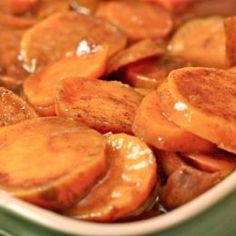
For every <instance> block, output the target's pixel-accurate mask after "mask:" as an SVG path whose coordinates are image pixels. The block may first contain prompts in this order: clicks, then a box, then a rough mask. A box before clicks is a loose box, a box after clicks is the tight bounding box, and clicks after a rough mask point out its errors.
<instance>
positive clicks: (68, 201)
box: [0, 118, 107, 211]
mask: <svg viewBox="0 0 236 236" xmlns="http://www.w3.org/2000/svg"><path fill="white" fill-rule="evenodd" d="M0 143H1V145H2V148H1V149H0V173H1V175H0V189H2V190H4V191H7V192H9V193H10V194H11V195H12V196H15V197H18V198H21V199H23V200H26V201H28V202H31V203H34V204H36V205H39V206H42V207H44V208H48V209H52V210H56V211H61V210H63V209H65V208H67V207H70V206H71V205H72V204H74V203H76V202H77V201H78V200H79V199H80V198H82V197H84V195H85V194H86V193H87V191H88V190H89V189H90V188H91V187H92V186H93V185H94V184H95V183H96V181H97V180H98V179H99V178H101V177H102V176H103V175H104V174H105V173H106V170H107V165H106V158H105V139H104V137H103V136H102V135H100V134H99V133H97V132H96V131H94V130H91V129H89V128H87V127H85V126H83V125H79V124H78V123H76V122H73V121H68V120H64V119H61V118H35V119H31V120H27V121H24V122H21V123H18V124H15V125H11V126H8V127H3V128H1V129H0Z"/></svg>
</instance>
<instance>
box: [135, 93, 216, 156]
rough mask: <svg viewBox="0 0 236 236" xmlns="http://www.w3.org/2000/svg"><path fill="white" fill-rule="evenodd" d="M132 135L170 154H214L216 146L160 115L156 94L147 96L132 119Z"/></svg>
mask: <svg viewBox="0 0 236 236" xmlns="http://www.w3.org/2000/svg"><path fill="white" fill-rule="evenodd" d="M132 130H133V133H134V134H135V135H136V136H138V137H139V138H142V139H143V140H144V141H145V142H146V143H148V144H149V145H151V146H154V147H156V148H158V149H161V150H166V151H170V152H200V153H201V152H204V153H208V152H214V151H215V150H216V146H215V145H214V144H212V143H210V142H208V141H206V140H204V139H202V138H200V137H198V136H196V135H194V134H192V133H189V132H187V131H185V130H183V129H181V128H179V127H178V126H176V125H175V124H174V123H172V122H171V121H168V120H167V119H166V117H165V116H163V114H162V110H161V109H160V105H159V101H158V98H157V96H156V92H152V93H150V94H149V95H147V96H146V97H145V98H144V99H143V100H142V103H141V105H140V106H139V108H138V110H137V112H136V116H135V119H134V123H133V127H132Z"/></svg>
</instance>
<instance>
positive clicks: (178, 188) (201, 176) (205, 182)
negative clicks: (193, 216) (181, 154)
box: [161, 166, 229, 209]
mask: <svg viewBox="0 0 236 236" xmlns="http://www.w3.org/2000/svg"><path fill="white" fill-rule="evenodd" d="M228 174H229V172H228V171H226V172H225V171H223V172H222V171H218V172H215V173H207V172H203V171H200V170H197V169H194V168H192V167H190V166H183V167H181V168H179V169H177V170H176V171H175V172H173V174H172V175H171V176H170V177H169V178H168V181H167V184H166V186H165V187H164V189H163V192H162V196H161V199H162V202H163V204H164V206H165V207H166V208H168V209H174V208H176V207H179V206H182V205H183V204H185V203H187V202H189V201H191V200H193V199H195V198H196V197H198V196H199V195H201V194H202V193H204V192H206V191H207V190H209V189H210V188H211V187H213V186H214V185H216V184H217V183H218V182H220V181H221V180H222V179H224V178H225V177H226V176H227V175H228Z"/></svg>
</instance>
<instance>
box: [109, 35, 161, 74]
mask: <svg viewBox="0 0 236 236" xmlns="http://www.w3.org/2000/svg"><path fill="white" fill-rule="evenodd" d="M163 53H164V47H163V46H161V45H160V44H158V43H157V42H155V41H153V40H150V39H145V40H142V41H140V42H138V43H136V44H133V45H131V46H130V47H129V48H127V49H124V50H122V51H120V52H119V53H117V54H116V55H114V56H113V57H112V58H111V59H110V60H109V61H108V64H107V74H110V73H112V72H114V71H117V70H118V69H120V68H122V67H125V66H127V65H129V64H131V63H134V62H137V61H140V60H142V59H144V58H148V57H153V56H159V55H161V54H163Z"/></svg>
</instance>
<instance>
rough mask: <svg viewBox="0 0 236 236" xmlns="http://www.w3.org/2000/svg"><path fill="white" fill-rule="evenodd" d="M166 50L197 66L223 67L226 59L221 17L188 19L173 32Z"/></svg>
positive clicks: (225, 64)
mask: <svg viewBox="0 0 236 236" xmlns="http://www.w3.org/2000/svg"><path fill="white" fill-rule="evenodd" d="M168 51H169V53H170V54H171V55H173V56H179V57H182V58H185V59H186V60H189V61H190V62H192V63H194V64H195V65H197V66H206V67H216V68H225V67H226V66H227V59H226V38H225V30H224V21H223V18H221V17H209V18H201V19H194V20H191V21H188V22H187V23H185V24H184V25H183V26H182V27H181V28H180V29H179V30H178V31H177V32H176V33H175V34H174V36H173V38H172V40H171V41H170V43H169V45H168Z"/></svg>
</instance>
